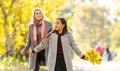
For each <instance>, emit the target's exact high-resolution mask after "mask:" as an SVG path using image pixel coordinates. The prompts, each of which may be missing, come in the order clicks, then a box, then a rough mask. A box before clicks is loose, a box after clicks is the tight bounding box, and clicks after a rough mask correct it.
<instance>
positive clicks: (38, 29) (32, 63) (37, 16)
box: [21, 8, 52, 71]
mask: <svg viewBox="0 0 120 71" xmlns="http://www.w3.org/2000/svg"><path fill="white" fill-rule="evenodd" d="M44 18H45V16H44V14H43V12H42V10H41V9H40V8H35V9H34V10H33V14H32V20H31V22H30V24H29V30H28V41H27V45H26V47H25V48H23V49H22V50H21V54H25V52H26V51H27V50H28V49H29V47H30V50H32V49H33V48H35V46H37V45H38V44H39V43H40V42H41V40H42V39H44V38H45V36H46V34H47V33H49V32H50V31H51V30H52V25H51V23H50V22H49V21H46V20H45V19H44ZM45 52H47V49H46V50H42V51H41V52H37V54H35V55H33V56H29V68H30V70H34V71H39V65H45V60H46V59H45Z"/></svg>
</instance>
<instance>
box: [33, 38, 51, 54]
mask: <svg viewBox="0 0 120 71" xmlns="http://www.w3.org/2000/svg"><path fill="white" fill-rule="evenodd" d="M48 46H49V37H48V38H45V39H43V40H42V41H41V43H40V44H39V45H37V46H36V47H35V48H34V49H33V50H34V52H35V53H37V52H39V51H41V50H43V49H45V48H47V47H48Z"/></svg>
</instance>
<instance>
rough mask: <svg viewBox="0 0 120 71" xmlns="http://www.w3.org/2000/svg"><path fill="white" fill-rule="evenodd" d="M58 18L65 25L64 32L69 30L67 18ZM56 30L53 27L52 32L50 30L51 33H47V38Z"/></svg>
mask: <svg viewBox="0 0 120 71" xmlns="http://www.w3.org/2000/svg"><path fill="white" fill-rule="evenodd" d="M57 19H59V20H60V21H61V23H62V24H64V25H65V26H64V28H63V32H64V33H67V32H68V30H67V22H66V20H65V19H64V18H57ZM54 32H56V30H54V29H53V30H52V31H51V32H49V33H48V34H47V35H46V37H45V38H48V37H49V36H50V35H51V34H52V33H54Z"/></svg>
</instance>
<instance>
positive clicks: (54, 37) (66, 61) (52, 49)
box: [30, 18, 85, 71]
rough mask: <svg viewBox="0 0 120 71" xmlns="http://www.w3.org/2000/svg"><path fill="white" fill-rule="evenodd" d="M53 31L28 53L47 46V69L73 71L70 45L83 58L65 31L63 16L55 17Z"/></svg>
mask: <svg viewBox="0 0 120 71" xmlns="http://www.w3.org/2000/svg"><path fill="white" fill-rule="evenodd" d="M54 29H55V31H53V32H52V33H51V34H49V36H47V37H46V38H45V39H44V40H43V41H41V43H40V44H39V45H38V46H36V48H34V49H33V50H32V51H31V52H30V55H31V56H32V55H34V54H35V53H37V52H39V51H41V50H43V49H45V48H46V47H49V53H48V62H47V65H48V71H73V68H72V58H71V47H72V49H73V50H74V51H75V52H76V53H77V55H78V56H79V57H80V58H82V59H85V55H83V54H82V53H81V51H80V50H79V48H78V46H77V45H76V43H75V41H74V39H73V36H72V35H71V33H69V32H68V31H67V23H66V20H65V19H64V18H57V19H56V21H55V27H54Z"/></svg>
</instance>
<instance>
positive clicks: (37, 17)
mask: <svg viewBox="0 0 120 71" xmlns="http://www.w3.org/2000/svg"><path fill="white" fill-rule="evenodd" d="M42 18H43V14H42V12H41V11H40V10H36V11H35V12H34V19H35V20H41V19H42Z"/></svg>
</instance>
